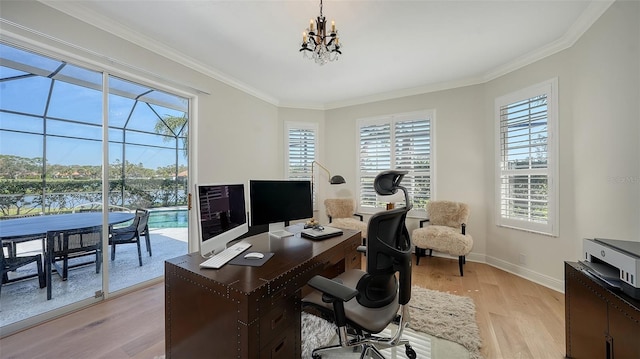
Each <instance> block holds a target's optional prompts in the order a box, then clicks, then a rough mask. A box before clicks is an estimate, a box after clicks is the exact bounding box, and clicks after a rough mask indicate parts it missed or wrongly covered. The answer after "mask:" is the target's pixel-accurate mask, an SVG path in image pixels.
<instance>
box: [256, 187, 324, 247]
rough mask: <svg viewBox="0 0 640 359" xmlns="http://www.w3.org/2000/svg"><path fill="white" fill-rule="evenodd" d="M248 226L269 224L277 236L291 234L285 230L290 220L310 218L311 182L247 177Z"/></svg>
mask: <svg viewBox="0 0 640 359" xmlns="http://www.w3.org/2000/svg"><path fill="white" fill-rule="evenodd" d="M249 202H250V208H251V226H260V225H266V224H268V225H269V233H270V234H272V235H274V236H276V237H286V236H289V235H293V234H292V233H289V232H286V231H284V230H283V229H284V226H288V225H289V221H293V220H296V219H306V218H311V217H313V204H312V199H311V182H310V181H298V180H290V181H289V180H250V181H249Z"/></svg>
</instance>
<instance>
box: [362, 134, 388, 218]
mask: <svg viewBox="0 0 640 359" xmlns="http://www.w3.org/2000/svg"><path fill="white" fill-rule="evenodd" d="M390 168H391V124H390V123H385V124H372V125H367V126H363V127H361V128H360V206H362V207H371V208H375V207H376V204H377V196H376V192H375V190H374V189H373V180H374V179H375V177H376V175H377V174H378V173H380V172H381V171H384V170H388V169H390Z"/></svg>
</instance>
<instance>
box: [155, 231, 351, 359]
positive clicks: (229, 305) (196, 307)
mask: <svg viewBox="0 0 640 359" xmlns="http://www.w3.org/2000/svg"><path fill="white" fill-rule="evenodd" d="M298 232H299V231H298ZM244 240H245V241H248V242H250V243H252V247H251V248H249V249H248V251H257V252H272V253H274V255H273V257H271V259H269V260H268V261H267V262H266V263H264V264H263V265H262V266H259V267H251V266H236V265H231V264H227V265H225V266H224V267H222V268H220V269H217V270H215V269H200V267H199V264H200V263H201V262H202V261H203V258H202V257H201V256H200V254H199V253H192V254H187V255H184V256H180V257H177V258H173V259H170V260H168V261H166V262H165V348H166V357H167V358H189V359H191V358H251V359H253V358H283V359H284V358H286V359H290V358H300V352H301V348H300V345H301V338H300V325H301V323H300V312H301V305H300V299H301V298H302V296H303V295H304V294H305V293H306V291H308V290H309V289H308V287H306V283H307V281H308V280H309V279H311V277H313V276H314V275H316V274H323V275H326V276H328V277H334V276H336V275H338V274H340V273H342V272H343V271H344V270H345V269H350V268H360V265H361V253H359V252H357V251H356V249H357V247H358V246H359V245H360V244H361V242H362V240H361V235H360V232H356V231H351V230H345V231H344V234H343V235H341V236H338V237H334V238H329V239H326V240H323V241H315V242H314V241H311V240H308V239H304V238H300V234H299V233H297V234H296V235H295V236H294V237H287V238H282V239H277V238H273V237H269V235H268V234H267V233H263V234H258V235H255V236H252V237H248V238H245V239H244Z"/></svg>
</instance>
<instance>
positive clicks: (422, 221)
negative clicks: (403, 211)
mask: <svg viewBox="0 0 640 359" xmlns="http://www.w3.org/2000/svg"><path fill="white" fill-rule="evenodd" d="M425 222H429V218H427V219H423V220H421V221H420V228H422V227H423V226H424V223H425Z"/></svg>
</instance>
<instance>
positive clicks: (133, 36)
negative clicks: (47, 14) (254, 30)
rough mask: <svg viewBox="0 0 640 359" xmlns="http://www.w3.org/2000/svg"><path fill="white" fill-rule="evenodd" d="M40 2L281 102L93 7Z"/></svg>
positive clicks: (268, 98) (232, 84) (184, 63)
mask: <svg viewBox="0 0 640 359" xmlns="http://www.w3.org/2000/svg"><path fill="white" fill-rule="evenodd" d="M39 2H41V3H42V4H44V5H47V6H49V7H51V8H53V9H55V10H58V11H60V12H62V13H65V14H67V15H69V16H71V17H74V18H76V19H78V20H80V21H82V22H85V23H87V24H90V25H93V26H95V27H97V28H99V29H101V30H103V31H106V32H108V33H110V34H112V35H115V36H117V37H119V38H121V39H123V40H125V41H127V42H131V43H134V44H136V45H138V46H140V47H142V48H144V49H147V50H149V51H151V52H154V53H156V54H158V55H159V56H162V57H165V58H167V59H169V60H172V61H175V62H177V63H179V64H181V65H183V66H186V67H188V68H191V69H193V70H194V71H197V72H200V73H202V74H204V75H207V76H209V77H211V78H214V79H216V80H218V81H220V82H222V83H224V84H227V85H229V86H231V87H234V88H236V89H238V90H240V91H242V92H245V93H247V94H249V95H252V96H254V97H257V98H259V99H261V100H263V101H265V102H268V103H270V104H272V105H275V106H279V105H280V104H279V101H278V99H276V98H275V97H273V96H270V95H268V94H266V93H264V92H262V91H259V90H257V89H255V88H253V87H252V86H249V85H247V84H245V83H243V82H241V81H238V80H236V79H235V78H233V77H231V76H229V75H227V74H225V73H223V72H221V71H218V70H216V69H213V68H211V67H209V66H206V65H204V64H202V63H200V62H198V61H196V60H194V59H193V58H191V57H188V56H184V55H182V54H181V53H179V52H177V51H176V50H175V49H173V48H171V47H168V46H166V45H164V44H162V43H161V42H159V41H156V40H154V39H152V38H150V37H148V36H145V35H143V34H140V33H139V32H136V31H133V30H132V29H131V28H129V27H127V26H125V25H123V24H121V23H118V22H117V21H115V20H113V19H111V18H108V17H105V16H102V15H99V14H96V13H95V12H93V11H88V10H86V9H84V8H82V6H81V3H78V2H73V6H71V5H69V3H66V2H58V1H49V0H39ZM79 4H80V5H79Z"/></svg>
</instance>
